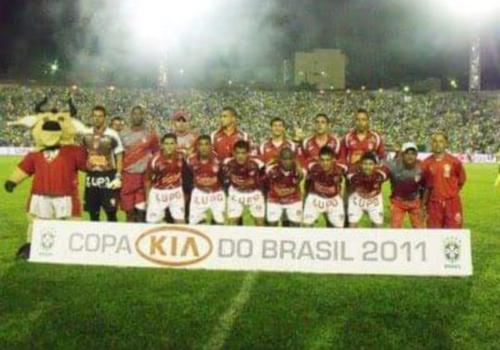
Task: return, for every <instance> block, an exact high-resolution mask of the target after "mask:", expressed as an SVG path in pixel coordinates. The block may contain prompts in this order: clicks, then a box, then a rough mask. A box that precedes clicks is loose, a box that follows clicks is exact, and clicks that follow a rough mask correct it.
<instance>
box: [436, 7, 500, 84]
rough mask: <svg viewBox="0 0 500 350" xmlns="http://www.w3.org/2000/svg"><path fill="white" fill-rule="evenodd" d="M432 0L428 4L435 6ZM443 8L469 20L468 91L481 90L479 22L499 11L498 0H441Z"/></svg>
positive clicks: (461, 18)
mask: <svg viewBox="0 0 500 350" xmlns="http://www.w3.org/2000/svg"><path fill="white" fill-rule="evenodd" d="M435 3H436V2H434V1H432V2H431V3H430V4H431V6H433V7H434V6H435ZM439 4H441V5H444V6H443V10H444V11H447V12H449V13H451V14H452V15H454V16H455V17H457V18H459V19H460V20H461V21H465V22H470V23H469V24H470V26H471V30H472V31H473V37H472V40H471V43H470V58H469V91H479V90H481V53H480V52H481V47H480V36H479V32H480V31H479V27H480V22H481V21H484V20H485V19H486V18H487V17H493V16H494V15H495V14H498V13H500V1H499V0H441V1H440V2H439Z"/></svg>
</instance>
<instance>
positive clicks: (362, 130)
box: [340, 108, 385, 166]
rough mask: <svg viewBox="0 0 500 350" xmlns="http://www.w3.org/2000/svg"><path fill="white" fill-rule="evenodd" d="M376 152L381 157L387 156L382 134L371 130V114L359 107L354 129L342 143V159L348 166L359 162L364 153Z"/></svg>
mask: <svg viewBox="0 0 500 350" xmlns="http://www.w3.org/2000/svg"><path fill="white" fill-rule="evenodd" d="M366 152H374V153H375V155H376V156H377V157H378V158H379V159H383V158H384V157H385V146H384V142H383V140H382V137H381V136H380V134H379V133H378V132H376V131H373V130H370V116H369V115H368V111H366V110H365V109H362V108H360V109H358V111H357V112H356V116H355V117H354V129H353V130H351V131H349V132H348V133H347V134H346V135H345V136H344V137H343V138H342V141H341V143H340V159H341V160H342V161H344V162H345V163H346V164H347V165H348V166H352V165H355V164H357V163H358V162H359V160H360V159H361V157H362V156H363V154H365V153H366Z"/></svg>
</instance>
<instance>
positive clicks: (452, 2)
mask: <svg viewBox="0 0 500 350" xmlns="http://www.w3.org/2000/svg"><path fill="white" fill-rule="evenodd" d="M444 4H445V6H446V7H447V8H448V10H449V11H450V12H451V13H454V14H455V15H457V16H460V17H463V18H470V19H480V18H484V16H486V15H488V14H492V13H493V12H494V11H495V10H499V9H500V2H499V1H498V0H445V1H444Z"/></svg>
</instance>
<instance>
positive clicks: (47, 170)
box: [18, 145, 87, 196]
mask: <svg viewBox="0 0 500 350" xmlns="http://www.w3.org/2000/svg"><path fill="white" fill-rule="evenodd" d="M86 160H87V153H86V152H85V149H84V148H83V147H79V146H74V145H68V146H61V148H59V149H55V150H51V151H38V152H30V153H28V154H27V155H26V156H25V157H24V158H23V160H22V161H21V163H19V165H18V167H19V169H21V170H22V171H23V172H25V173H26V174H28V175H34V178H33V183H32V185H31V193H32V194H37V195H44V196H72V195H74V193H75V190H76V188H77V186H78V170H81V171H85V169H86V166H87V162H86Z"/></svg>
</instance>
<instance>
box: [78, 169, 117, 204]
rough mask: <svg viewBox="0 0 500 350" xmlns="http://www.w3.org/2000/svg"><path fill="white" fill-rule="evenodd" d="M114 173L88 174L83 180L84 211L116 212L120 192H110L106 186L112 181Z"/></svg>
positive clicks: (112, 171) (113, 171)
mask: <svg viewBox="0 0 500 350" xmlns="http://www.w3.org/2000/svg"><path fill="white" fill-rule="evenodd" d="M115 174H116V171H115V170H111V171H100V172H90V171H89V172H88V173H87V177H86V179H85V194H84V200H85V204H84V210H85V211H87V212H95V211H100V210H101V208H102V209H103V210H104V211H106V212H110V211H116V210H117V209H118V198H119V197H118V196H119V194H120V190H111V189H109V188H107V187H106V186H107V185H108V184H109V183H110V182H111V181H113V180H114V178H115Z"/></svg>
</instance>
